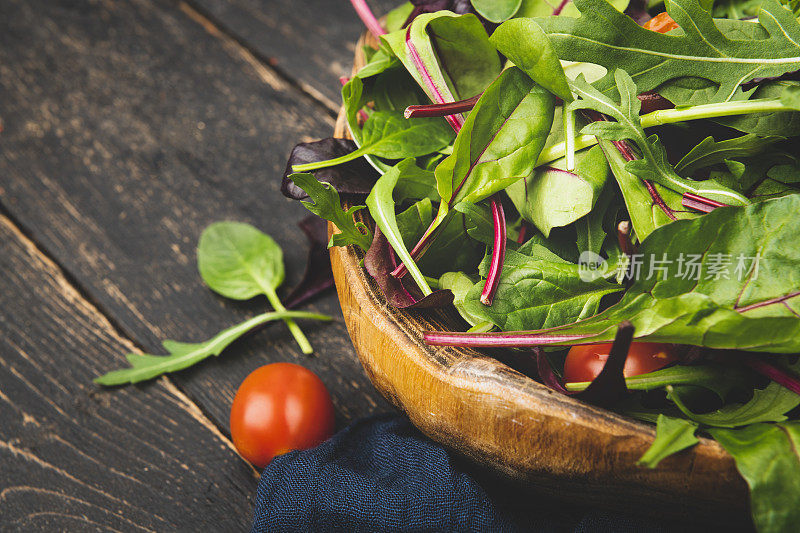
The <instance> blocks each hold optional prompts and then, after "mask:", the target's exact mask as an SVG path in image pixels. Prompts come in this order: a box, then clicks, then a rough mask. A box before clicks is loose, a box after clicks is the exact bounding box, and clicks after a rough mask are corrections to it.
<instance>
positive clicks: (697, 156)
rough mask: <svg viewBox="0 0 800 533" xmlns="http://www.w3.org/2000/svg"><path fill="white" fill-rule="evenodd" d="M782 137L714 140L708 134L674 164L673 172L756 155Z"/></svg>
mask: <svg viewBox="0 0 800 533" xmlns="http://www.w3.org/2000/svg"><path fill="white" fill-rule="evenodd" d="M783 139H784V137H777V136H769V137H761V136H759V135H754V134H748V135H742V136H741V137H736V138H734V139H727V140H724V141H719V142H716V141H715V140H714V137H710V136H709V137H706V138H705V139H703V140H702V141H701V142H700V144H698V145H697V146H695V147H694V148H692V149H691V150H690V151H689V153H687V154H686V155H685V156H683V158H682V159H681V160H680V161H679V162H678V163H677V164H676V165H675V172H680V173H682V174H689V175H691V174H694V173H695V172H696V171H697V170H699V169H701V168H705V167H710V166H711V165H716V164H718V163H723V162H724V161H725V160H726V159H733V158H736V157H748V156H752V155H756V154H758V153H761V152H762V151H763V150H764V148H766V147H768V146H770V145H773V144H775V143H776V142H779V141H782V140H783Z"/></svg>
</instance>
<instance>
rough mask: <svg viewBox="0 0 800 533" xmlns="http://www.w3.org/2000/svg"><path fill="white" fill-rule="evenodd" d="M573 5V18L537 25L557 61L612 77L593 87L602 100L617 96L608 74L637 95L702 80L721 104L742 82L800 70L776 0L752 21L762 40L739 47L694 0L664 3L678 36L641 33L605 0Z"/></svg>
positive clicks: (789, 25) (797, 30)
mask: <svg viewBox="0 0 800 533" xmlns="http://www.w3.org/2000/svg"><path fill="white" fill-rule="evenodd" d="M574 4H575V5H576V6H577V7H578V9H579V10H580V11H581V17H580V18H577V19H574V18H570V17H548V18H537V19H536V22H538V23H539V25H540V26H541V27H542V29H543V30H544V31H545V32H546V33H547V34H548V35H549V36H550V40H551V41H552V43H553V46H554V47H555V49H556V52H557V53H558V56H559V57H560V58H561V59H565V60H568V61H588V62H591V63H596V64H599V65H602V66H604V67H606V68H607V69H609V70H611V72H609V74H608V75H606V76H605V77H604V78H603V79H602V80H600V81H598V82H597V83H596V84H595V86H596V87H597V88H598V89H599V90H600V91H601V92H604V93H606V94H609V95H614V94H615V93H616V87H615V86H614V77H613V70H614V69H623V70H625V71H627V72H628V73H629V74H630V75H631V76H632V77H634V78H635V79H636V83H637V85H638V86H639V88H640V90H642V91H651V90H654V89H656V88H658V87H659V86H660V85H662V84H665V83H666V82H669V81H671V80H674V79H676V78H683V77H695V78H701V79H705V80H708V81H710V82H712V83H713V84H715V85H716V86H717V90H716V92H715V94H714V95H713V97H712V98H711V101H714V102H722V101H727V100H729V99H730V98H732V97H733V95H734V92H735V91H736V89H737V88H738V87H739V85H740V84H742V83H744V82H746V81H748V80H751V79H753V78H757V77H765V76H776V75H781V74H783V73H786V72H791V71H794V70H797V69H799V68H800V44H798V43H800V24H798V22H797V20H796V19H795V17H794V16H793V15H792V13H791V12H789V11H788V10H786V9H785V8H784V7H782V6H781V5H780V4H779V3H778V2H776V1H775V0H765V1H764V3H763V4H762V8H761V14H760V16H759V24H760V26H761V27H762V28H763V30H764V31H766V33H767V35H768V36H767V37H766V38H764V39H760V40H746V41H744V40H733V39H729V38H728V37H726V36H725V35H724V34H723V33H722V32H721V31H720V29H719V28H718V27H717V26H716V24H715V22H714V20H713V19H712V17H711V14H710V13H709V12H707V11H706V10H705V9H704V8H703V7H702V6H701V4H700V3H699V2H698V1H697V0H666V2H665V4H666V8H667V12H668V13H669V14H670V16H671V17H672V18H673V19H674V20H675V22H677V23H678V25H679V26H680V27H681V28H682V30H683V34H682V35H672V34H669V35H668V34H661V33H657V32H653V31H650V30H646V29H644V28H642V27H641V26H639V25H638V24H636V22H634V21H633V20H632V19H630V18H628V17H627V16H626V15H624V14H623V13H621V12H619V11H617V10H616V9H614V7H613V6H611V4H609V3H608V2H606V1H605V0H574ZM728 24H729V25H730V26H735V25H738V26H742V27H744V26H743V25H746V24H753V23H752V22H748V21H728ZM673 101H674V100H673ZM676 103H684V102H676Z"/></svg>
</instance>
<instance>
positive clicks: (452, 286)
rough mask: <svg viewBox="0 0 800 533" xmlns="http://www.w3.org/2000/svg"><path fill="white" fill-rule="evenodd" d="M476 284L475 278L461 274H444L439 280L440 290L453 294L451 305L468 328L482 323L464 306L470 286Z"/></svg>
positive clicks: (481, 320)
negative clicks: (447, 290) (446, 290)
mask: <svg viewBox="0 0 800 533" xmlns="http://www.w3.org/2000/svg"><path fill="white" fill-rule="evenodd" d="M477 282H478V280H477V279H476V278H473V277H471V276H468V275H467V274H464V273H463V272H445V273H444V274H442V277H440V278H439V287H441V288H442V289H449V290H450V291H451V292H452V293H453V296H454V298H453V305H454V306H455V308H456V311H458V314H459V315H461V318H463V319H464V320H465V321H466V322H467V323H468V324H469V325H470V326H477V325H479V324H482V323H483V322H484V320H483V319H482V318H480V317H477V316H474V315H472V314H470V313H469V312H468V311H467V309H466V307H465V305H464V302H465V300H466V297H467V293H469V291H470V290H471V289H472V286H473V285H475V284H476V283H477Z"/></svg>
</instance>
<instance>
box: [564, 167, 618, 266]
mask: <svg viewBox="0 0 800 533" xmlns="http://www.w3.org/2000/svg"><path fill="white" fill-rule="evenodd" d="M606 169H609V170H610V167H608V163H606ZM614 196H615V194H614V191H613V190H612V188H611V187H609V186H606V187H604V188H603V190H602V191H601V192H600V196H599V197H598V199H597V202H595V205H594V207H593V208H592V210H591V211H590V212H589V214H588V215H586V216H584V217H582V218H579V219H578V220H576V221H575V241H576V244H577V245H578V251H579V252H580V253H583V252H592V253H593V254H597V255H600V252H602V251H603V243H604V242H605V239H606V234H607V233H606V231H607V230H606V228H605V227H604V226H606V225H608V227H609V230H608V232H609V233H611V234H616V221H617V212H618V210H619V209H620V207H619V205H618V204H617V202H616V201H615V197H614ZM617 248H618V246H617Z"/></svg>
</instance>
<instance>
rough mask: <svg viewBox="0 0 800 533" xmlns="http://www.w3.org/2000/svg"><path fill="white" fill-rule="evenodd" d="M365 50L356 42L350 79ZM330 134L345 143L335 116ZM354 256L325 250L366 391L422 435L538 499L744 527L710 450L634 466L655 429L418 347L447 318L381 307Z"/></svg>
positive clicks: (480, 360)
mask: <svg viewBox="0 0 800 533" xmlns="http://www.w3.org/2000/svg"><path fill="white" fill-rule="evenodd" d="M374 44H375V40H374V39H373V38H371V36H367V35H365V36H362V38H361V39H360V40H359V42H358V44H357V45H356V57H355V62H354V69H353V71H354V72H355V71H356V70H357V69H358V68H360V67H361V66H363V64H364V55H363V46H364V45H374ZM334 135H335V136H337V137H349V135H348V132H347V125H346V120H345V118H344V114H343V113H340V115H339V119H338V120H337V123H336V129H335V133H334ZM330 231H331V232H333V231H336V230H335V227H334V226H333V225H331V226H330ZM362 258H363V254H362V253H361V252H360V251H358V250H356V249H355V248H354V247H352V246H348V247H346V248H342V247H338V248H331V262H332V265H333V272H334V278H335V280H336V287H337V291H338V294H339V300H340V302H341V306H342V312H343V314H344V319H345V322H346V324H347V328H348V331H349V333H350V337H351V339H352V340H353V344H354V346H355V348H356V352H357V353H358V356H359V358H360V360H361V363H362V365H363V367H364V369H365V371H366V373H367V374H368V376H369V378H370V379H371V380H372V383H373V384H374V385H375V387H376V388H377V389H378V390H379V391H380V392H381V393H382V394H383V395H384V396H385V397H386V398H387V399H388V400H389V401H390V402H391V403H393V404H394V405H395V406H396V407H398V408H399V409H401V410H402V411H404V412H405V413H406V414H407V415H408V417H409V418H410V419H411V421H412V422H413V423H414V425H415V426H417V427H418V428H419V429H420V430H421V431H422V432H424V433H425V434H427V435H428V436H429V437H431V438H432V439H434V440H436V441H438V442H440V443H442V444H445V445H447V446H449V447H451V448H453V449H455V450H457V451H458V452H459V453H461V454H463V455H465V456H467V457H469V458H471V459H472V460H473V461H476V462H478V463H481V464H484V465H488V466H489V467H491V468H492V469H494V470H495V471H497V472H500V473H502V474H504V475H506V476H509V477H511V478H515V479H518V480H522V481H524V482H525V483H526V484H528V485H532V486H534V487H535V488H536V489H539V490H541V491H543V492H547V493H552V494H558V495H560V496H563V497H572V496H578V497H580V498H582V500H583V501H586V502H587V503H595V504H601V505H611V506H612V507H615V508H627V507H629V505H630V504H631V503H632V502H639V503H646V504H648V505H653V506H655V507H662V508H664V509H665V510H669V514H670V516H673V517H678V516H685V517H705V518H713V519H719V518H720V517H725V518H728V519H733V520H738V519H741V518H742V516H743V515H744V513H743V511H746V507H747V501H748V496H747V486H746V484H745V482H744V480H743V479H742V478H741V476H740V475H739V474H738V472H737V470H736V467H735V464H734V461H733V459H732V457H731V456H730V455H729V454H728V453H727V452H725V450H724V449H723V448H722V447H721V446H720V445H719V444H718V443H716V442H715V441H713V440H710V439H706V438H701V439H700V443H699V444H697V445H696V446H694V447H693V448H691V449H690V450H687V451H684V452H681V453H679V454H676V455H674V456H672V457H669V458H667V459H665V460H664V461H662V462H661V464H660V465H659V466H658V467H657V468H655V469H648V468H644V467H641V466H638V465H637V464H636V462H637V460H638V459H639V458H640V457H641V455H642V454H643V453H644V452H645V451H646V450H647V449H648V447H649V446H650V444H651V443H652V442H653V439H654V438H655V427H654V426H653V425H651V424H646V423H643V422H639V421H636V420H633V419H630V418H627V417H624V416H621V415H619V414H616V413H614V412H611V411H608V410H605V409H602V408H599V407H596V406H593V405H590V404H586V403H583V402H581V401H579V400H576V399H574V398H570V397H567V396H564V395H561V394H558V393H556V392H554V391H552V390H551V389H549V388H547V387H546V386H545V385H543V384H541V383H539V382H537V381H535V380H533V379H531V378H529V377H527V376H525V375H524V374H522V373H520V372H517V371H516V370H513V369H512V368H511V367H509V366H508V365H506V364H504V363H502V362H500V361H499V360H497V359H495V358H493V357H490V356H488V355H485V354H482V353H479V352H476V351H474V350H469V349H463V348H453V347H432V346H428V345H426V344H425V343H424V341H423V339H422V333H423V332H424V331H426V330H431V329H443V328H445V325H446V324H448V323H449V324H451V325H452V324H455V323H457V322H455V321H454V315H453V313H452V312H451V311H433V312H431V311H427V312H423V311H407V310H406V311H401V310H398V309H396V308H394V307H392V306H390V305H389V304H388V303H387V302H386V299H385V298H384V296H383V294H382V292H381V291H380V289H379V288H378V287H377V285H376V284H375V282H374V281H373V280H372V279H371V277H370V276H369V275H368V274H367V273H366V271H365V270H364V269H363V267H362V266H361V260H362Z"/></svg>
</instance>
